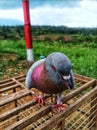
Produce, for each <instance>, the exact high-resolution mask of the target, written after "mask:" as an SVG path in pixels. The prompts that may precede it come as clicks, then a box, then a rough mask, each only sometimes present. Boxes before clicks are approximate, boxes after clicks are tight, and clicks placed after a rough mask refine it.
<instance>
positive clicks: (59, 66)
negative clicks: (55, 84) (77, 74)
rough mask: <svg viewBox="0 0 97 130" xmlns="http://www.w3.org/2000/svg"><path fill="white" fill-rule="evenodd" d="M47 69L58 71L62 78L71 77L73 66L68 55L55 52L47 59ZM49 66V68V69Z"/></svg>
mask: <svg viewBox="0 0 97 130" xmlns="http://www.w3.org/2000/svg"><path fill="white" fill-rule="evenodd" d="M46 65H47V68H48V69H49V68H51V70H54V71H56V72H57V73H59V74H60V75H62V76H69V74H70V71H71V68H72V65H71V62H70V60H69V59H68V57H67V56H66V55H64V54H63V53H60V52H53V53H51V54H50V55H48V57H47V58H46ZM48 66H49V67H48Z"/></svg>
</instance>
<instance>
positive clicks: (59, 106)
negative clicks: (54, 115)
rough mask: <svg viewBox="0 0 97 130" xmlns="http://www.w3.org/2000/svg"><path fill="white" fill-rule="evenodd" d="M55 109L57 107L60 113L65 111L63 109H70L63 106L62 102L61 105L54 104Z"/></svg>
mask: <svg viewBox="0 0 97 130" xmlns="http://www.w3.org/2000/svg"><path fill="white" fill-rule="evenodd" d="M53 107H54V108H55V107H57V108H58V111H59V112H60V111H61V110H63V108H68V105H66V104H62V102H61V103H59V104H54V105H53Z"/></svg>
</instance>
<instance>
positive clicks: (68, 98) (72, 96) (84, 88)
mask: <svg viewBox="0 0 97 130" xmlns="http://www.w3.org/2000/svg"><path fill="white" fill-rule="evenodd" d="M95 81H96V80H95V79H93V80H91V81H89V82H88V83H86V84H84V85H82V86H81V87H79V88H78V89H75V90H73V91H71V92H70V93H69V94H68V95H66V96H65V97H64V98H63V99H62V101H63V102H67V101H68V100H70V99H72V98H74V97H75V96H77V95H78V94H80V93H81V92H82V91H84V90H86V89H87V88H89V87H91V86H93V85H94V84H95Z"/></svg>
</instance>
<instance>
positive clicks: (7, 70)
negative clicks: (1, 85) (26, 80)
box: [0, 54, 32, 81]
mask: <svg viewBox="0 0 97 130" xmlns="http://www.w3.org/2000/svg"><path fill="white" fill-rule="evenodd" d="M31 64H32V63H29V62H28V61H26V60H20V59H18V58H17V56H16V55H14V54H5V55H2V56H0V81H2V80H5V79H8V78H11V77H15V76H20V75H23V74H26V72H27V71H28V68H29V67H30V65H31Z"/></svg>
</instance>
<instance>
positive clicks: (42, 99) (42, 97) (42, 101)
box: [34, 94, 45, 105]
mask: <svg viewBox="0 0 97 130" xmlns="http://www.w3.org/2000/svg"><path fill="white" fill-rule="evenodd" d="M34 98H35V99H36V100H37V101H38V104H39V105H40V104H45V102H44V94H41V95H39V96H35V97H34Z"/></svg>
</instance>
